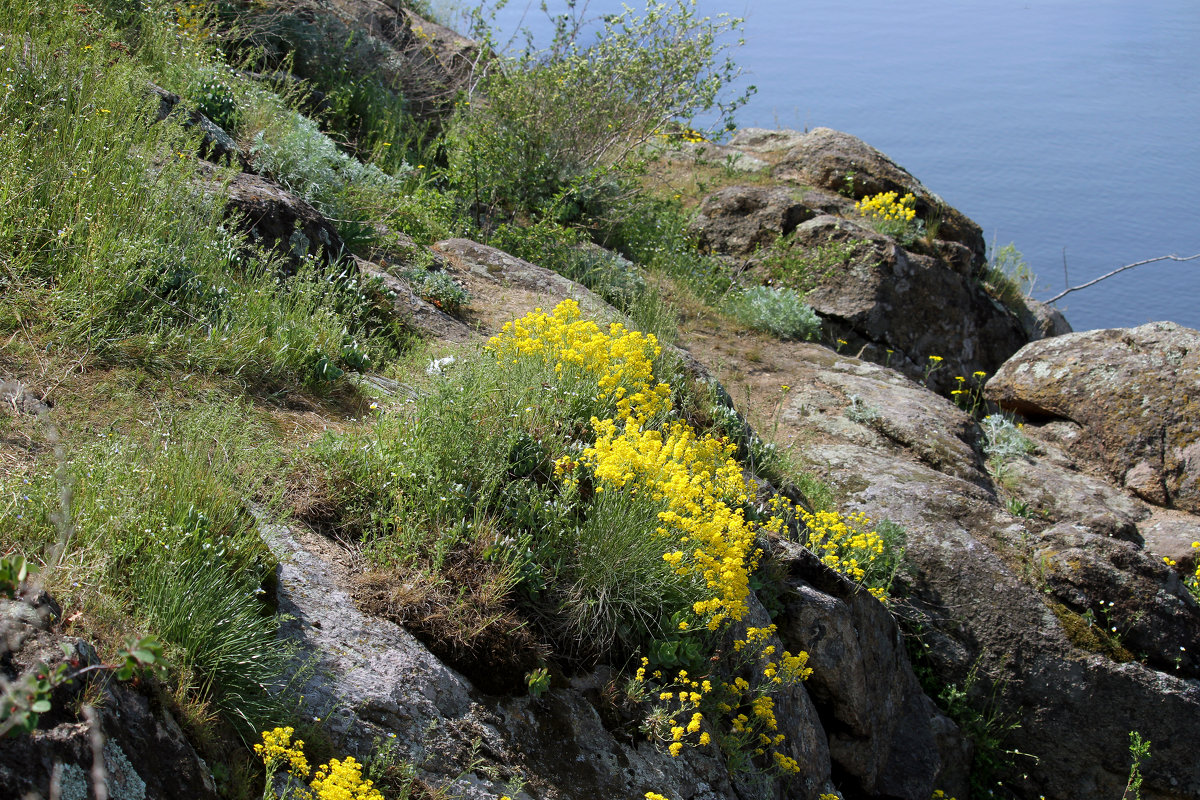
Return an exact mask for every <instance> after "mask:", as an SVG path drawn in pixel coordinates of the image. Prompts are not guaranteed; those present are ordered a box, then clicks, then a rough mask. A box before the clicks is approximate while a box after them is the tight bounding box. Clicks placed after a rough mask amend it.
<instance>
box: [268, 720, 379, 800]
mask: <svg viewBox="0 0 1200 800" xmlns="http://www.w3.org/2000/svg"><path fill="white" fill-rule="evenodd" d="M294 733H295V730H293V729H292V728H275V729H274V730H270V731H263V734H262V739H263V742H262V744H256V745H254V752H255V753H257V754H258V757H259V758H261V759H262V762H263V766H265V767H266V771H267V781H268V783H269V782H270V780H271V776H272V775H274V774H275V772H276V771H277V770H278V769H279V768H280V767H281V766H283V763H284V762H287V767H288V772H290V773H291V774H292V775H293V776H295V777H297V778H307V777H308V774H309V771H310V770H309V766H308V759H307V758H305V756H304V741H303V740H302V739H297V740H296V741H295V742H292V735H293V734H294ZM309 786H310V788H311V791H310V790H308V789H303V790H301V791H300V792H299V793H297V794H295V795H293V796H294V797H296V798H297V800H383V795H382V794H380V793H379V790H377V789H376V788H375V786H374V784H373V783H372V782H371V781H368V780H363V776H362V765H361V764H359V763H358V762H357V761H355V760H354V758H353V757H347V758H346V759H345V760H344V761H339V760H338V759H336V758H333V759H330V760H329V763H328V764H322V765H321V766H320V767H318V768H317V772H316V774H315V775H314V776H313V780H312V782H311V783H310V784H309Z"/></svg>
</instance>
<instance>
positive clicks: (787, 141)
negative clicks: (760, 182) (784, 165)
mask: <svg viewBox="0 0 1200 800" xmlns="http://www.w3.org/2000/svg"><path fill="white" fill-rule="evenodd" d="M806 135H807V133H802V132H800V131H792V130H786V129H779V130H776V129H773V128H738V129H737V131H735V132H734V134H733V136H732V137H730V139H729V144H730V146H731V147H736V148H737V149H739V150H746V151H749V152H751V153H764V154H767V153H779V152H786V151H788V150H791V149H792V148H793V147H796V146H797V145H798V144H800V142H802V141H803V140H804V137H805V136H806Z"/></svg>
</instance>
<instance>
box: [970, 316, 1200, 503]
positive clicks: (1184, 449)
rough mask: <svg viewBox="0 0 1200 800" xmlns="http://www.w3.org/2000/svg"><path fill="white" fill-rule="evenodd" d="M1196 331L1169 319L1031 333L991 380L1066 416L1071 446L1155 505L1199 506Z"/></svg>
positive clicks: (1014, 398) (992, 393) (1017, 408)
mask: <svg viewBox="0 0 1200 800" xmlns="http://www.w3.org/2000/svg"><path fill="white" fill-rule="evenodd" d="M1197 386H1200V332H1197V331H1194V330H1191V329H1189V328H1184V327H1181V326H1179V325H1176V324H1174V323H1170V322H1156V323H1151V324H1148V325H1142V326H1141V327H1138V328H1128V329H1126V328H1114V329H1108V330H1097V331H1085V332H1082V333H1071V334H1066V335H1064V336H1058V337H1054V338H1051V339H1045V340H1042V341H1038V342H1033V343H1030V344H1029V345H1027V346H1025V347H1024V348H1022V349H1021V351H1020V352H1018V353H1017V354H1016V355H1014V356H1013V357H1012V358H1011V359H1010V360H1009V361H1008V362H1007V363H1006V364H1005V365H1004V366H1003V368H1002V369H1000V370H999V371H998V372H997V373H996V374H995V375H994V376H992V378H991V380H989V381H988V384H987V396H988V398H989V399H990V400H992V401H993V402H995V403H996V404H998V405H999V406H1000V407H1001V408H1003V409H1006V410H1008V411H1011V412H1014V413H1018V414H1023V415H1025V416H1027V417H1030V418H1031V419H1034V420H1047V419H1065V420H1070V421H1071V422H1073V423H1075V424H1076V425H1077V426H1078V428H1079V430H1078V435H1077V436H1075V437H1074V439H1073V440H1072V441H1071V442H1069V443H1067V444H1066V445H1065V447H1066V449H1067V450H1068V452H1069V453H1070V454H1071V456H1072V457H1073V458H1075V459H1077V460H1079V461H1081V462H1082V463H1085V464H1087V465H1089V466H1091V467H1092V468H1093V469H1095V470H1097V471H1099V472H1100V474H1103V475H1105V476H1107V477H1108V478H1109V479H1111V480H1113V481H1115V482H1116V483H1117V484H1118V485H1121V486H1124V487H1125V488H1126V489H1128V490H1130V491H1132V492H1133V493H1134V494H1136V495H1137V496H1138V497H1140V498H1142V499H1143V500H1146V501H1147V502H1150V503H1153V504H1155V505H1159V506H1164V507H1167V508H1176V509H1180V510H1183V511H1187V512H1190V513H1200V423H1198V422H1197V420H1200V396H1198V395H1197V393H1196V387H1197Z"/></svg>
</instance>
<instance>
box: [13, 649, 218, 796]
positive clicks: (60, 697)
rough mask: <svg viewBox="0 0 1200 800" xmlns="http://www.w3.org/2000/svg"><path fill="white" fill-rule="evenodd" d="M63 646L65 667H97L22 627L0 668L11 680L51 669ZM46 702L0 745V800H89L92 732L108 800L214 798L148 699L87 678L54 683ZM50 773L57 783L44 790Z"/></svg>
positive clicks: (82, 654) (187, 748)
mask: <svg viewBox="0 0 1200 800" xmlns="http://www.w3.org/2000/svg"><path fill="white" fill-rule="evenodd" d="M6 639H7V640H8V641H11V637H6ZM64 644H66V645H68V648H69V651H70V654H71V659H72V664H73V666H72V667H71V669H72V670H76V669H79V668H82V667H85V666H88V665H91V664H97V663H99V659H98V658H97V657H96V653H95V651H94V650H92V648H91V647H90V646H88V645H87V644H86V643H84V642H82V641H81V640H79V639H75V638H73V637H66V636H61V635H59V634H56V633H54V632H52V631H44V630H27V631H26V632H25V634H24V635H23V636H22V637H21V643H20V645H19V646H18V647H17V648H16V649H15V650H13V651H11V652H7V653H3V654H2V657H0V670H3V672H4V673H5V675H4V677H5V678H6V679H8V680H12V679H14V678H16V677H17V676H19V675H22V674H25V673H27V672H28V671H30V670H33V669H37V668H38V667H39V666H40V665H43V664H45V665H47V666H49V667H50V668H52V669H53V668H54V667H55V666H57V665H58V664H60V663H62V662H63V661H64V659H65V658H66V656H65V655H64V652H63V649H62V645H64ZM85 703H92V704H94V706H95V708H96V723H95V724H96V725H98V727H99V730H98V731H93V725H92V723H89V722H88V721H86V720H85V719H84V717H83V716H81V713H80V710H79V709H80V708H81V706H83V704H85ZM51 704H52V708H51V710H50V711H49V712H47V713H46V714H43V715H41V718H40V719H39V721H38V726H37V728H36V729H35V730H33V731H32V732H31V733H28V734H21V735H18V736H16V737H10V738H7V739H4V740H3V742H2V744H0V799H2V800H10V798H11V800H17V798H25V797H27V796H28V795H29V793H37V794H38V795H40V796H42V797H54V796H61V797H64V798H66V797H72V796H74V797H81V798H82V797H85V796H91V795H90V794H89V792H88V789H89V787H90V786H91V782H92V779H91V775H92V753H93V735H94V734H98V738H99V740H100V742H102V745H101V747H102V750H101V752H102V753H103V760H104V772H105V774H106V786H107V789H108V796H109V797H110V798H112V799H113V800H174V798H179V797H188V798H196V799H197V800H216V798H217V792H216V785H215V784H214V782H213V779H212V775H211V773H210V772H209V770H208V767H207V765H205V763H204V762H203V760H201V758H200V757H199V756H198V755H197V754H196V751H195V750H193V749H192V746H191V745H190V744H189V743H188V741H187V739H186V737H185V736H184V734H183V731H182V730H181V729H180V728H179V725H178V724H177V723H176V722H175V720H174V719H173V718H172V717H171V715H170V713H169V712H168V711H167V710H166V709H165V708H162V707H161V704H160V703H159V702H158V701H157V700H156V699H153V698H152V697H150V696H147V695H146V694H143V693H142V692H141V691H138V690H137V689H135V688H134V687H133V686H131V685H128V684H121V683H117V682H116V681H111V680H109V681H105V680H102V679H101V678H100V677H99V676H98V675H96V674H95V673H92V674H91V675H90V676H87V677H84V678H78V679H76V680H74V681H70V682H68V683H65V684H62V685H60V686H59V687H58V688H57V689H56V690H55V692H54V693H53V695H52V696H51ZM56 764H57V765H60V766H58V767H57V768H56ZM56 771H57V772H58V774H59V778H58V782H59V785H58V787H56V788H55V789H53V790H52V788H51V784H52V782H53V780H54V778H53V776H54V775H55V773H56ZM72 793H74V794H72Z"/></svg>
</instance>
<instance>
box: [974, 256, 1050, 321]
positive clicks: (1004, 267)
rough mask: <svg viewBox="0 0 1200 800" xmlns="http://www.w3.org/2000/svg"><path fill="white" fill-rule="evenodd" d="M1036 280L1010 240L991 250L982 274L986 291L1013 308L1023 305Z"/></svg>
mask: <svg viewBox="0 0 1200 800" xmlns="http://www.w3.org/2000/svg"><path fill="white" fill-rule="evenodd" d="M1036 280H1037V276H1036V275H1034V274H1033V270H1032V269H1030V267H1029V264H1028V263H1026V261H1025V258H1024V256H1022V255H1021V251H1020V250H1018V249H1017V248H1016V245H1014V244H1013V243H1012V242H1009V243H1008V244H1006V245H1004V247H1001V248H1000V249H999V250H995V251H993V252H992V254H991V258H989V259H988V263H987V267H986V269H985V271H984V274H983V285H984V286H985V287H986V288H987V290H988V292H989V293H990V294H991V295H992V296H993V297H995V298H996V299H997V300H999V301H1000V302H1001V303H1003V304H1004V305H1005V306H1007V307H1009V308H1013V309H1019V308H1023V307H1024V305H1025V300H1026V299H1027V298H1028V297H1029V296H1030V293H1031V292H1032V291H1033V284H1034V282H1035V281H1036Z"/></svg>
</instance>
